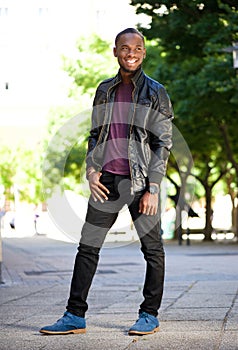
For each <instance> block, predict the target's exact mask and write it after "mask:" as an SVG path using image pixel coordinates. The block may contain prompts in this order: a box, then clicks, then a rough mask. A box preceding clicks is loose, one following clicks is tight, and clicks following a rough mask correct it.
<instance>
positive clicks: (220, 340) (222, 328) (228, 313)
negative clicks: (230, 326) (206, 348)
mask: <svg viewBox="0 0 238 350" xmlns="http://www.w3.org/2000/svg"><path fill="white" fill-rule="evenodd" d="M237 298H238V289H237V291H236V294H235V296H234V298H233V300H232V303H231V306H230V308H229V309H228V310H227V313H226V315H225V317H224V320H223V322H222V326H221V330H220V334H219V337H218V340H217V344H216V345H215V347H214V350H219V349H220V347H221V343H222V338H223V334H224V332H225V330H226V325H227V321H228V319H229V316H230V313H231V311H232V309H233V307H234V305H235V302H236V299H237Z"/></svg>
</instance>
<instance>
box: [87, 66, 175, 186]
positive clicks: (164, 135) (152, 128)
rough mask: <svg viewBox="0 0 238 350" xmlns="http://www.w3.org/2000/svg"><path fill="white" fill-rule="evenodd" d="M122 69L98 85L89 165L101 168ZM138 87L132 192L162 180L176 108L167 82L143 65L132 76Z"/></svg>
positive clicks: (132, 121)
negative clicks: (150, 74)
mask: <svg viewBox="0 0 238 350" xmlns="http://www.w3.org/2000/svg"><path fill="white" fill-rule="evenodd" d="M120 82H121V75H120V72H118V74H117V75H116V76H115V77H113V78H111V79H107V80H105V81H103V82H102V83H101V84H100V85H99V86H98V88H97V91H96V94H95V97H94V102H93V112H92V126H91V131H90V136H89V139H88V151H87V157H86V163H87V169H88V168H89V167H93V168H94V169H95V170H97V171H101V169H102V163H103V154H104V150H105V145H106V143H107V142H106V141H107V138H108V134H109V128H110V121H111V118H112V110H113V102H114V98H115V90H116V87H117V85H118V84H119V83H120ZM132 82H133V85H134V90H133V93H132V99H133V100H132V103H131V104H130V112H129V116H128V159H129V165H130V173H131V174H130V175H131V180H132V192H137V191H141V190H143V189H144V188H145V187H146V186H147V185H148V183H149V182H154V183H157V184H160V182H161V180H162V178H163V176H164V175H165V172H166V165H167V160H168V157H169V150H170V149H171V147H172V123H171V121H172V119H173V110H172V106H171V102H170V99H169V97H168V95H167V93H166V90H165V88H164V87H163V85H161V84H160V83H158V82H157V81H155V80H153V79H151V78H150V77H148V76H147V75H146V74H145V73H144V72H143V70H142V69H139V70H138V71H137V72H136V74H135V75H134V77H133V79H132Z"/></svg>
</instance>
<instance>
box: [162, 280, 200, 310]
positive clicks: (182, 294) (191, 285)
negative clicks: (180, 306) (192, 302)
mask: <svg viewBox="0 0 238 350" xmlns="http://www.w3.org/2000/svg"><path fill="white" fill-rule="evenodd" d="M197 283H198V281H194V282H193V283H192V284H190V285H189V286H188V288H186V289H185V290H184V291H183V292H182V293H181V294H179V296H178V297H177V298H175V299H174V300H173V301H172V302H171V303H170V304H169V305H168V306H167V307H166V308H165V309H164V311H167V310H168V309H170V308H171V307H172V306H173V305H174V304H175V303H176V302H177V301H178V300H179V299H181V298H182V297H183V296H184V295H185V294H186V293H188V292H189V291H190V290H191V289H192V288H193V287H194V286H195V285H196V284H197Z"/></svg>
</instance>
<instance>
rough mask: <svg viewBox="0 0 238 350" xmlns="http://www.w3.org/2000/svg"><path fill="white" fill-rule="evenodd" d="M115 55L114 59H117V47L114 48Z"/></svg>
mask: <svg viewBox="0 0 238 350" xmlns="http://www.w3.org/2000/svg"><path fill="white" fill-rule="evenodd" d="M113 54H114V57H117V48H116V47H114V48H113Z"/></svg>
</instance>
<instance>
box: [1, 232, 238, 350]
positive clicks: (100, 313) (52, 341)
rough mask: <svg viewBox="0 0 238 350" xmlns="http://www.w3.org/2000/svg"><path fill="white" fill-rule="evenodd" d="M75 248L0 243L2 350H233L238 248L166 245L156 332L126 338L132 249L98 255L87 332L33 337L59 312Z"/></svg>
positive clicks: (237, 335)
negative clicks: (0, 261) (0, 253)
mask: <svg viewBox="0 0 238 350" xmlns="http://www.w3.org/2000/svg"><path fill="white" fill-rule="evenodd" d="M76 248H77V246H76V245H75V244H71V243H65V242H60V241H55V240H50V239H48V238H46V237H44V236H34V237H31V238H18V239H17V238H4V239H3V260H4V262H3V267H2V270H3V271H2V274H3V279H4V282H5V283H4V284H2V285H0V350H16V349H17V350H23V349H24V350H31V349H32V350H33V349H34V350H38V349H44V350H45V349H47V350H60V349H62V350H72V349H79V350H91V349H92V350H95V349H98V350H126V349H129V350H134V349H137V350H170V349H176V350H180V349H181V350H196V349H199V350H235V349H236V350H237V349H238V298H237V289H238V269H237V261H238V244H237V243H224V242H223V243H210V244H207V243H199V244H198V243H192V245H191V246H186V245H183V246H178V245H177V243H176V242H173V243H171V242H169V243H165V250H166V283H165V292H164V298H163V303H162V307H161V310H160V314H159V319H160V323H161V328H160V332H158V333H156V334H154V335H147V336H143V337H130V336H128V335H127V330H128V328H129V327H130V326H131V325H132V324H133V323H134V321H135V320H136V318H137V309H138V305H139V304H140V302H141V300H142V294H141V293H142V291H141V287H142V284H143V278H144V261H143V258H142V255H141V252H140V249H139V244H138V242H135V243H133V244H124V245H122V244H120V243H117V244H113V243H110V244H108V246H105V247H104V248H103V250H102V254H101V259H100V264H99V267H98V272H97V274H96V276H95V279H94V282H93V286H92V289H91V292H90V295H89V305H90V307H89V310H88V313H87V333H86V334H83V335H67V336H45V335H41V334H40V333H39V332H38V330H39V328H40V327H41V326H43V325H46V324H51V323H52V322H55V321H56V319H58V318H60V317H61V315H62V314H63V312H64V310H65V303H66V300H67V297H68V291H69V283H70V279H71V272H72V267H73V261H74V257H75V253H76Z"/></svg>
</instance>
